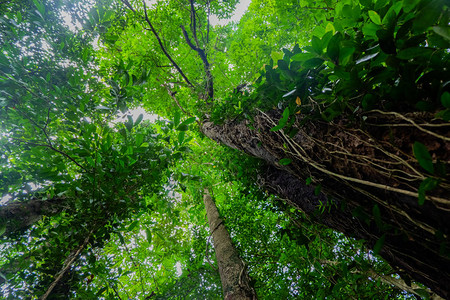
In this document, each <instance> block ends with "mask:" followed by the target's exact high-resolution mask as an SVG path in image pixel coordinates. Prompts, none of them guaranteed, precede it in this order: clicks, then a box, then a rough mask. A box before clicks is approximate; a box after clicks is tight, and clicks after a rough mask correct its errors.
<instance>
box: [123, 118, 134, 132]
mask: <svg viewBox="0 0 450 300" xmlns="http://www.w3.org/2000/svg"><path fill="white" fill-rule="evenodd" d="M127 118H128V121H127V122H125V127H126V128H127V130H128V131H130V132H131V130H132V129H133V124H134V122H133V117H132V116H131V115H128V116H127Z"/></svg>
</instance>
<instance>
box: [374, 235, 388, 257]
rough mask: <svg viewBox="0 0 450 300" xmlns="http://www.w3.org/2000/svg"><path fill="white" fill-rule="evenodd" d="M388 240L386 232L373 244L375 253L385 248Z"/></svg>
mask: <svg viewBox="0 0 450 300" xmlns="http://www.w3.org/2000/svg"><path fill="white" fill-rule="evenodd" d="M385 240H386V234H383V235H382V236H381V237H380V238H379V239H378V241H377V242H376V243H375V246H373V253H374V254H375V255H378V254H379V253H380V251H381V249H382V248H383V245H384V242H385Z"/></svg>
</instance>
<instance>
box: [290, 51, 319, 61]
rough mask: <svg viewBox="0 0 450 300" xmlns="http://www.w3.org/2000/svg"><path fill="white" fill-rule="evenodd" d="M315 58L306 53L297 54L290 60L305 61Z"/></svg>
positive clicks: (313, 55) (311, 54)
mask: <svg viewBox="0 0 450 300" xmlns="http://www.w3.org/2000/svg"><path fill="white" fill-rule="evenodd" d="M315 56H316V55H315V54H314V53H308V52H307V53H297V54H295V55H293V56H292V57H291V60H292V61H305V60H308V59H310V58H313V57H315Z"/></svg>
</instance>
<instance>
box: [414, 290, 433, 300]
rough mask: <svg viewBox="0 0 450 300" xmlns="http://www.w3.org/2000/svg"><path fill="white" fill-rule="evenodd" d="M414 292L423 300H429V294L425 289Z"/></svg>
mask: <svg viewBox="0 0 450 300" xmlns="http://www.w3.org/2000/svg"><path fill="white" fill-rule="evenodd" d="M414 292H415V293H417V294H418V295H419V296H420V297H421V298H422V299H424V300H429V299H430V293H429V292H428V291H427V290H426V289H414Z"/></svg>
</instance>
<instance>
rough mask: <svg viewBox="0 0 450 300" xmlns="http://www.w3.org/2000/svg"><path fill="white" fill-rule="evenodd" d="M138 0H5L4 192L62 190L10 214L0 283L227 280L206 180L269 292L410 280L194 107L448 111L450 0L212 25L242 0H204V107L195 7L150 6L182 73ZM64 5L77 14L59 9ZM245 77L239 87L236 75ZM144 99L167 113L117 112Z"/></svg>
mask: <svg viewBox="0 0 450 300" xmlns="http://www.w3.org/2000/svg"><path fill="white" fill-rule="evenodd" d="M130 2H131V4H132V5H131V7H133V8H134V9H135V11H132V10H130V9H129V7H128V6H127V5H125V4H126V3H127V1H122V2H112V3H109V2H104V3H100V2H99V3H98V5H97V6H90V4H88V3H87V2H79V3H78V2H77V3H75V4H69V3H64V2H62V1H61V2H60V1H47V2H45V3H42V2H40V1H37V0H35V1H32V2H31V1H28V2H26V1H25V2H14V1H13V2H11V3H10V4H8V5H6V6H4V8H1V12H2V16H1V17H0V26H1V33H2V36H1V40H0V42H1V51H0V86H1V91H0V105H1V110H0V118H1V126H2V129H1V130H2V135H1V139H0V147H1V148H0V149H2V154H1V156H0V167H1V170H2V173H1V175H0V182H1V185H0V189H1V192H2V196H3V197H6V199H13V200H14V201H25V200H28V201H36V200H38V201H47V202H51V201H54V202H55V203H58V205H55V206H54V207H53V208H52V209H51V210H49V211H47V212H46V213H45V214H46V216H44V217H43V219H42V220H41V221H40V222H38V223H36V224H35V225H34V226H33V227H32V228H31V229H29V230H28V231H26V232H25V234H22V233H21V232H13V229H14V228H15V225H16V224H14V223H11V220H6V219H5V220H0V222H2V223H0V230H1V231H3V232H2V233H4V237H3V240H2V245H1V246H0V249H1V253H2V255H1V256H0V265H1V269H0V272H1V273H0V276H1V279H2V281H3V286H2V290H1V291H2V293H3V296H4V297H5V298H7V299H8V298H9V299H22V298H27V297H29V296H30V291H31V293H32V297H35V298H37V297H39V296H42V295H43V294H44V293H45V292H46V291H48V290H49V287H50V286H51V285H52V283H53V282H55V278H58V275H59V274H63V278H62V279H60V280H59V281H58V282H57V283H58V284H57V285H56V287H55V288H54V290H53V291H52V292H53V294H52V297H54V298H55V299H56V298H61V299H63V298H74V299H118V298H125V297H128V298H139V299H146V298H152V297H155V298H160V299H176V298H181V297H186V298H189V299H198V298H208V299H214V298H220V296H218V295H219V294H220V283H219V278H218V276H217V273H216V270H215V262H214V259H213V256H214V255H213V249H212V245H211V244H210V237H209V236H208V233H207V230H206V228H205V226H206V225H205V224H206V223H205V220H204V212H203V207H202V204H201V200H200V199H201V193H202V190H203V187H212V191H213V192H214V195H215V196H216V200H217V203H218V206H219V208H220V209H221V214H222V215H223V217H224V219H225V222H226V225H227V227H228V228H229V230H230V232H231V234H232V237H233V239H234V242H235V243H236V245H237V247H238V248H239V250H240V252H241V254H242V257H243V258H244V260H245V261H246V262H247V264H248V266H247V268H248V270H249V272H250V275H251V276H252V277H253V278H254V280H255V283H256V287H257V289H258V292H259V294H260V297H261V298H264V297H265V298H266V299H275V298H279V299H281V298H283V299H284V298H299V297H300V298H305V299H308V298H316V297H319V298H320V297H322V298H325V297H327V296H333V297H336V298H339V297H344V296H345V297H354V298H362V297H368V298H373V297H376V298H389V299H392V298H398V299H406V298H409V297H412V296H411V295H409V294H406V293H405V292H402V291H400V290H398V289H394V288H393V287H392V285H387V284H383V283H382V282H381V281H380V280H377V279H384V282H385V281H386V280H388V279H390V280H391V284H392V282H394V281H395V280H394V279H398V278H396V276H394V277H391V276H389V275H390V274H391V273H393V272H394V271H393V270H392V269H391V268H390V267H389V266H388V265H386V264H385V263H384V262H383V261H382V260H380V259H379V258H376V257H375V256H373V254H372V253H369V252H367V251H366V249H365V248H364V245H363V243H362V242H359V241H354V240H351V239H348V238H345V237H344V236H342V235H340V234H337V233H335V232H333V231H330V230H325V229H324V228H322V227H320V226H317V225H314V224H313V223H312V222H310V221H311V220H309V219H308V217H307V216H305V215H304V214H302V213H301V212H299V211H297V210H294V209H289V208H287V207H286V206H285V205H284V204H280V203H277V201H279V199H277V198H273V197H270V196H269V195H268V194H267V193H265V192H264V191H261V190H260V187H259V186H258V185H257V184H256V183H257V181H258V177H257V176H256V172H255V171H256V170H257V168H256V167H257V166H259V164H258V163H257V162H256V161H255V160H253V159H249V158H247V157H245V156H243V155H241V154H239V153H237V152H231V151H230V150H225V149H224V148H221V147H219V146H215V145H214V144H213V143H211V142H208V141H206V140H204V137H202V136H201V135H197V134H195V133H187V132H188V130H189V129H194V128H196V127H195V126H196V125H195V124H196V123H195V121H196V118H195V117H193V116H192V115H194V114H197V115H198V117H199V118H203V117H204V116H209V115H211V118H212V119H213V120H214V121H216V122H218V123H220V122H224V121H226V120H230V119H231V120H233V119H234V120H235V119H239V118H248V119H250V120H251V119H252V115H253V113H254V111H255V110H256V109H258V110H262V111H266V110H269V109H272V108H274V107H275V108H279V109H281V110H283V111H284V113H283V116H282V118H281V120H280V121H279V123H278V125H277V126H275V127H274V128H272V129H273V130H274V131H277V130H281V129H284V130H286V132H289V130H291V131H290V133H291V134H292V135H293V134H295V129H294V128H291V126H292V124H293V122H294V119H295V118H294V117H295V116H296V115H298V114H302V115H307V116H309V118H317V119H323V120H325V121H332V120H333V119H334V118H338V117H340V116H345V117H350V119H351V118H354V119H355V120H359V119H360V118H362V114H361V112H364V111H368V110H373V109H380V110H385V109H388V110H394V111H397V112H409V111H412V110H421V111H425V112H430V113H433V114H435V117H436V118H437V119H440V120H444V121H448V120H449V119H448V111H449V109H450V108H449V104H448V102H449V99H448V95H449V94H448V93H445V91H446V90H448V86H447V82H442V78H449V77H450V76H449V74H448V72H449V70H448V56H449V53H448V50H447V48H448V41H449V38H450V37H449V33H448V7H447V6H446V5H445V3H444V2H443V1H439V0H432V1H402V2H398V1H359V2H357V1H338V2H336V3H335V2H332V1H328V2H325V3H308V2H307V1H299V2H298V3H296V2H292V4H291V3H287V2H286V1H267V2H266V1H254V2H253V3H252V5H251V6H250V10H249V13H248V14H247V15H246V16H245V17H244V18H243V20H242V21H241V25H240V26H238V25H236V24H234V25H233V24H230V25H227V26H224V27H215V28H213V27H209V26H207V14H208V11H210V12H212V13H215V14H217V15H219V16H222V17H226V16H228V15H229V14H230V11H231V10H232V9H233V7H234V5H235V4H236V3H235V1H229V2H227V3H222V2H212V3H210V2H209V1H206V2H205V3H198V14H200V16H198V19H199V20H202V22H204V24H203V23H202V24H201V25H200V26H199V28H201V30H199V36H201V41H200V44H202V46H204V48H205V49H206V50H208V57H209V59H210V61H211V63H212V64H213V65H214V67H213V68H212V70H211V72H212V74H213V76H214V80H215V88H216V91H215V100H216V101H215V102H214V104H213V108H212V110H211V108H210V107H209V106H206V105H204V103H203V102H202V101H198V99H199V97H201V96H203V95H202V89H204V87H205V85H206V84H207V82H206V80H205V78H204V73H203V72H204V69H203V66H202V64H201V62H200V61H199V59H198V58H193V57H195V56H194V52H193V51H192V49H191V48H190V47H189V46H188V45H187V44H186V41H185V37H184V36H183V34H182V31H181V30H180V27H179V26H180V25H185V26H186V27H188V26H189V24H190V22H192V19H190V18H191V17H190V16H189V13H188V11H189V10H187V9H185V7H184V6H183V4H182V3H180V2H178V1H169V2H167V1H159V2H157V3H156V4H155V5H153V6H152V7H150V8H149V10H148V11H147V13H148V18H149V19H151V20H152V22H153V24H156V25H155V26H157V28H156V30H157V32H158V34H159V35H160V36H161V37H163V39H162V45H163V46H164V47H165V49H169V51H170V55H171V57H172V59H173V60H174V61H175V62H177V64H178V67H180V68H181V69H182V70H183V71H184V75H185V77H186V78H188V79H189V80H190V81H189V80H188V81H187V80H186V78H183V76H181V74H180V73H179V72H177V71H176V67H175V65H174V64H173V62H171V61H170V60H169V59H168V57H167V55H164V54H163V53H162V52H161V50H160V49H161V45H160V44H159V43H158V40H157V39H155V36H154V34H153V33H152V32H151V30H149V28H148V25H149V24H148V23H147V22H146V21H145V19H144V15H143V14H142V11H143V9H144V7H143V5H142V2H140V1H136V2H132V1H130ZM124 3H125V4H124ZM83 4H85V6H83ZM63 10H66V11H68V12H73V13H72V14H70V15H71V16H72V18H73V20H76V21H78V22H79V23H80V24H81V26H82V30H81V29H80V30H78V31H76V32H75V33H73V32H71V31H70V30H69V29H68V28H67V27H66V26H64V25H62V24H61V18H62V17H63V14H62V11H63ZM268 12H270V13H268ZM205 20H206V21H205ZM265 25H267V26H265ZM313 27H315V29H314V30H313V29H312V28H313ZM250 36H251V37H252V38H249V37H250ZM96 38H98V42H95V40H96ZM310 38H311V41H310V44H309V45H307V42H309V39H310ZM295 43H299V44H300V46H298V45H297V46H295V47H293V46H294V44H295ZM97 47H100V48H97ZM281 48H290V49H292V50H285V49H284V50H282V51H283V52H281V50H280V49H281ZM253 53H254V54H255V55H253ZM255 56H256V58H255ZM270 59H271V61H270ZM264 63H266V65H265V66H263V64H264ZM233 65H234V66H233ZM262 66H263V69H261V67H262ZM258 70H259V71H260V72H259V74H258V76H256V77H255V76H254V74H255V73H257V72H258ZM258 77H259V78H258ZM252 79H255V81H254V82H251V83H250V84H249V86H250V87H249V88H248V89H244V90H245V91H244V92H243V93H242V91H238V90H234V89H233V88H234V87H236V86H237V85H238V84H239V83H242V81H251V80H252ZM174 96H175V98H174ZM174 100H175V101H178V103H174ZM202 100H204V99H202ZM136 104H140V105H142V106H144V107H146V108H148V109H149V110H150V111H152V112H155V113H158V114H159V115H160V116H163V117H165V118H167V119H170V120H171V121H160V122H155V123H154V124H151V123H149V122H146V121H142V116H139V117H132V116H131V115H128V116H124V117H123V119H124V122H118V121H117V120H116V118H117V117H118V115H119V113H120V112H122V113H126V112H127V110H128V107H133V106H134V105H136ZM183 109H184V110H185V111H183V112H185V113H186V115H185V116H182V114H181V113H180V110H183ZM188 115H190V116H188ZM416 149H417V150H416V153H417V155H416V157H417V158H418V159H419V163H420V164H421V166H423V168H424V169H425V170H427V171H428V170H431V169H433V172H430V173H434V171H435V170H434V168H436V173H435V174H433V176H434V177H433V178H437V177H440V180H445V176H446V174H445V172H444V173H442V169H443V168H442V167H441V165H439V164H436V165H434V164H431V166H430V161H431V159H430V157H429V154H428V152H427V150H426V148H425V149H423V147H422V146H420V145H418V146H417V147H416ZM280 163H281V162H280ZM283 163H286V164H288V163H289V161H284V162H283ZM444 171H445V170H444ZM428 183H429V185H427V186H425V185H424V187H423V190H422V191H423V193H425V191H428V189H430V186H431V187H433V184H431V183H430V182H428ZM435 185H436V184H435V183H434V186H435ZM174 191H176V193H175V192H174ZM268 199H269V200H268ZM320 209H326V207H319V208H318V213H319V212H320ZM375 211H376V210H375ZM43 214H44V213H43ZM45 214H44V215H45ZM300 221H301V222H300ZM15 222H16V223H20V220H19V219H17V220H15ZM6 236H8V237H6ZM11 237H12V238H13V239H8V238H11ZM13 241H14V242H15V243H13ZM380 247H381V245H380ZM63 271H64V272H63ZM386 274H387V275H386ZM392 280H393V281H392ZM399 281H401V280H399ZM394 285H395V284H394ZM399 286H400V285H397V287H399ZM412 286H413V287H411V286H410V287H409V290H408V291H409V292H413V293H416V294H420V295H425V297H427V295H428V291H427V290H426V289H422V288H421V287H419V286H416V285H412ZM406 288H408V287H406ZM414 290H415V291H414Z"/></svg>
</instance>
